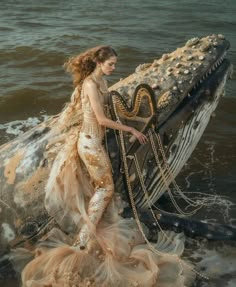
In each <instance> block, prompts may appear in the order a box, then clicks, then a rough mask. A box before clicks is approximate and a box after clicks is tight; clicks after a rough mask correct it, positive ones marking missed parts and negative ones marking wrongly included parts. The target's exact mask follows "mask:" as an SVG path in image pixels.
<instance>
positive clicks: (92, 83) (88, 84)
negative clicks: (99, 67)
mask: <svg viewBox="0 0 236 287" xmlns="http://www.w3.org/2000/svg"><path fill="white" fill-rule="evenodd" d="M83 85H84V86H85V87H88V88H97V83H96V82H95V81H94V79H93V78H92V77H90V76H88V77H87V78H85V80H84V83H83Z"/></svg>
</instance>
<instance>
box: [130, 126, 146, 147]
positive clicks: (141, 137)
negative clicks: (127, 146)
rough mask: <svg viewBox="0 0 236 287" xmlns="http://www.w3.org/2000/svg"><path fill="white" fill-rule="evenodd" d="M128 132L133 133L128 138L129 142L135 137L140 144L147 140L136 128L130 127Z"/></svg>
mask: <svg viewBox="0 0 236 287" xmlns="http://www.w3.org/2000/svg"><path fill="white" fill-rule="evenodd" d="M130 132H131V133H132V135H133V136H132V137H131V138H130V142H133V141H134V140H135V138H137V139H138V140H139V142H140V143H141V144H145V143H147V142H148V138H147V137H146V136H145V135H144V134H143V133H141V132H139V131H138V130H136V129H135V128H132V129H131V131H130Z"/></svg>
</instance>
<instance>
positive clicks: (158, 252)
mask: <svg viewBox="0 0 236 287" xmlns="http://www.w3.org/2000/svg"><path fill="white" fill-rule="evenodd" d="M113 105H114V112H115V115H116V119H117V122H119V123H121V121H120V119H119V117H118V114H117V110H116V102H115V101H114V102H113ZM149 132H150V130H149V131H148V133H149ZM149 134H151V133H149ZM119 137H120V143H121V155H122V160H123V164H124V173H125V179H126V184H127V189H128V194H129V198H130V203H131V207H132V210H133V214H134V218H135V221H136V223H137V226H138V229H139V231H140V233H141V234H142V236H143V238H144V240H145V242H146V244H147V246H148V247H149V249H150V250H151V251H152V252H153V253H154V254H157V255H161V256H174V255H169V254H168V253H163V252H160V251H159V250H157V249H156V248H155V247H154V246H153V245H152V244H151V242H150V241H149V240H148V238H147V236H146V234H145V232H144V230H143V227H142V224H141V221H140V219H139V215H138V212H137V208H136V206H135V200H134V196H133V191H132V187H131V183H130V180H129V168H128V164H127V158H126V149H125V142H124V135H123V132H122V131H121V130H119ZM150 139H151V137H150ZM153 143H154V141H153ZM143 183H144V182H143ZM144 186H145V184H144ZM147 196H148V193H147ZM155 218H156V217H155ZM158 226H159V223H158ZM176 258H177V260H178V261H179V263H180V265H181V266H182V264H183V265H185V266H186V267H188V268H189V269H190V270H192V271H193V272H195V273H196V274H197V275H199V276H200V277H202V278H204V279H206V280H209V279H208V277H206V276H204V275H203V274H201V273H199V272H198V271H197V270H195V269H194V268H193V267H192V266H191V265H189V264H187V263H186V262H185V261H182V260H180V258H179V256H177V255H176Z"/></svg>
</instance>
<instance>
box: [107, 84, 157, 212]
mask: <svg viewBox="0 0 236 287" xmlns="http://www.w3.org/2000/svg"><path fill="white" fill-rule="evenodd" d="M109 99H110V107H111V116H112V119H113V120H114V121H118V122H121V123H122V124H125V125H128V126H132V127H134V128H136V129H137V130H139V131H141V132H142V133H144V134H148V133H149V132H150V130H155V127H156V124H157V110H156V100H155V95H154V91H153V89H152V88H151V87H150V86H149V85H147V84H140V85H138V86H137V87H136V89H135V91H134V94H133V95H132V97H131V98H129V103H128V101H127V100H125V98H124V97H123V96H122V95H121V94H119V93H118V92H117V91H111V92H110V98H109ZM122 141H123V145H124V149H125V161H126V163H127V166H128V175H127V174H126V173H125V172H124V173H125V177H126V178H125V180H126V182H129V184H130V185H131V189H132V192H133V197H134V201H135V205H136V206H137V207H138V208H142V206H144V205H145V204H144V203H145V200H146V199H145V197H146V196H147V195H148V196H149V197H150V196H152V193H153V192H155V191H154V190H153V191H152V188H151V190H149V187H151V178H152V177H153V172H154V170H155V171H156V172H157V170H156V169H154V166H155V167H156V163H155V162H154V160H153V158H154V155H153V151H152V148H151V143H150V141H149V142H148V143H147V144H145V145H142V144H140V143H139V141H138V140H137V139H135V138H134V137H133V136H131V135H130V134H129V133H122V138H121V136H118V143H119V144H118V145H119V147H120V152H121V153H122V152H124V150H122V149H121V146H122ZM121 161H123V162H122V164H124V160H123V159H121ZM122 167H123V168H124V166H122ZM149 175H152V176H149ZM127 177H128V178H127ZM144 186H145V190H147V193H148V194H146V196H145V195H144V190H143V189H144Z"/></svg>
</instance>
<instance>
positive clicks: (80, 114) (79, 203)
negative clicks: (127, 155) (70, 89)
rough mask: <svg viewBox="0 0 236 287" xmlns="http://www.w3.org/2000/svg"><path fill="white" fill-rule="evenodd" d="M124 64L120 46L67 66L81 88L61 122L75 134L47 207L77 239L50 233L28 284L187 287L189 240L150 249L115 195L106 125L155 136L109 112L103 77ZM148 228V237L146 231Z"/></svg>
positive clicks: (58, 161)
mask: <svg viewBox="0 0 236 287" xmlns="http://www.w3.org/2000/svg"><path fill="white" fill-rule="evenodd" d="M116 62H117V54H116V52H115V51H114V49H112V48H111V47H109V46H99V47H95V48H93V49H90V50H88V51H86V52H84V53H83V54H80V55H79V56H77V57H74V58H71V59H70V60H69V61H68V62H67V63H66V64H65V66H66V68H67V70H68V71H69V72H70V73H72V75H73V78H74V85H75V91H74V93H73V95H72V98H71V102H70V104H69V105H68V106H67V107H66V108H65V110H64V111H63V112H62V113H61V115H60V116H59V119H58V123H59V126H60V125H61V126H63V127H64V128H65V130H69V135H68V134H67V133H66V135H67V139H66V142H65V144H64V145H63V146H62V148H61V150H60V151H59V153H58V155H57V156H56V158H55V160H54V162H53V165H52V168H51V172H50V175H49V179H48V183H47V186H46V197H45V205H46V208H47V210H48V212H49V213H50V214H51V215H53V216H54V218H56V220H57V221H58V223H59V224H60V227H61V228H63V229H64V230H66V231H67V233H69V235H68V236H67V235H65V234H64V233H63V232H61V231H60V230H59V229H53V230H52V231H51V232H50V233H49V234H48V235H47V240H46V241H45V242H43V244H42V245H41V246H39V248H38V249H37V252H36V255H37V256H36V258H35V259H33V260H32V261H31V262H30V263H28V264H27V265H26V267H25V269H24V270H23V273H22V282H23V286H24V287H35V286H37V287H39V286H40V287H43V286H44V287H45V286H47V287H59V286H60V287H64V286H68V287H72V286H73V287H77V286H79V287H82V286H96V287H98V286H103V287H128V286H132V287H134V286H143V287H144V286H145V287H151V286H162V287H168V286H176V287H183V286H187V285H185V284H187V283H186V282H187V281H186V268H185V267H186V266H185V265H184V264H183V261H182V260H180V258H179V257H178V256H177V255H180V253H181V252H182V250H183V238H182V235H178V236H175V235H173V234H170V235H169V239H170V241H169V242H166V241H165V240H164V241H163V238H161V240H160V241H159V245H156V246H153V248H151V249H150V248H149V247H150V246H147V244H146V242H145V240H144V238H143V234H141V232H140V231H139V229H138V226H137V224H136V222H135V220H134V219H124V218H122V217H121V216H120V215H119V213H120V209H122V208H123V203H122V201H121V199H120V197H119V195H117V194H116V193H114V185H113V179H112V171H111V164H110V161H109V158H108V155H107V154H106V152H105V150H104V147H103V144H102V142H103V139H104V133H105V127H108V128H112V129H116V130H121V131H124V132H129V133H131V134H132V135H133V136H135V137H136V138H137V139H138V140H139V141H140V143H141V144H144V143H146V142H147V138H146V136H145V135H144V134H142V133H140V132H139V131H137V130H136V129H134V128H132V127H129V126H126V125H123V124H120V123H117V122H114V121H112V120H111V119H109V118H108V117H107V116H106V114H105V112H104V105H105V99H106V96H107V94H108V90H107V85H106V82H105V80H104V78H103V77H104V76H105V75H106V76H108V75H110V74H111V73H112V72H113V71H114V69H115V65H116ZM61 126H60V128H59V130H62V128H61ZM56 130H57V127H56V126H55V131H56ZM55 133H58V131H56V132H55ZM73 226H76V228H75V229H73ZM76 230H78V233H77V234H76ZM142 230H143V231H144V232H146V228H145V226H142ZM73 234H75V238H76V240H74V237H73ZM164 236H166V234H165V235H164ZM164 238H165V237H164ZM163 242H164V243H163ZM52 247H54V248H52ZM155 248H158V252H153V250H154V249H155ZM171 253H173V254H171ZM187 271H188V272H189V271H190V269H189V268H187ZM189 273H190V274H192V272H191V271H190V272H189Z"/></svg>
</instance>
